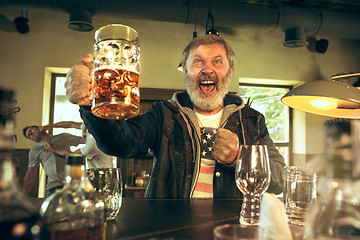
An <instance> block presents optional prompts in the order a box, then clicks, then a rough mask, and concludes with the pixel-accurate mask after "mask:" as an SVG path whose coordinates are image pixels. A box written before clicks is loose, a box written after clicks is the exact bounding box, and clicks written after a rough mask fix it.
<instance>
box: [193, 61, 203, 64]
mask: <svg viewBox="0 0 360 240" xmlns="http://www.w3.org/2000/svg"><path fill="white" fill-rule="evenodd" d="M201 63H202V61H201V60H195V61H194V64H201Z"/></svg>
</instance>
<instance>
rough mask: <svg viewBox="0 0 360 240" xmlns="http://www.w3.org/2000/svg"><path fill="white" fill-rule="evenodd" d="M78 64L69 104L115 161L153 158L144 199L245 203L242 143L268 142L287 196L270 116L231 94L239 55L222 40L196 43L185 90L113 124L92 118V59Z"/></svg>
mask: <svg viewBox="0 0 360 240" xmlns="http://www.w3.org/2000/svg"><path fill="white" fill-rule="evenodd" d="M81 61H82V63H83V64H78V65H75V66H73V67H72V69H71V70H70V71H69V73H68V75H67V81H66V83H65V87H66V88H67V95H68V97H69V100H70V102H72V103H75V104H79V105H81V106H80V113H81V117H82V119H83V120H84V123H85V125H86V126H87V127H88V129H89V131H90V133H91V134H93V136H94V137H95V139H96V142H97V143H98V146H99V148H100V149H101V150H102V151H103V152H105V153H107V154H109V155H113V156H119V157H121V158H132V157H136V156H142V155H145V154H146V153H147V152H148V149H151V150H152V151H153V153H154V159H153V161H154V162H153V168H152V174H151V177H150V182H149V184H148V185H147V189H146V192H145V198H183V199H187V198H241V197H242V194H241V193H240V191H239V190H238V189H237V187H236V184H235V163H236V160H237V157H238V155H239V151H240V150H239V149H240V145H250V144H264V145H267V147H268V151H269V157H270V170H271V173H272V175H271V182H270V187H269V188H268V191H269V192H272V193H280V192H282V185H283V180H282V172H283V167H284V166H285V163H284V159H283V157H282V156H281V155H280V154H279V152H278V150H277V149H276V148H275V146H274V144H273V141H272V140H271V138H270V136H269V133H268V130H267V127H266V125H265V119H264V116H263V115H261V114H260V113H259V112H257V111H255V110H254V109H252V108H250V107H248V106H245V104H244V102H243V100H242V99H241V98H240V97H238V96H235V95H230V94H228V89H229V85H230V80H231V77H232V74H233V72H234V52H233V50H232V49H231V48H230V46H229V45H228V44H227V43H226V42H225V41H224V40H223V39H222V38H220V37H218V36H215V35H205V36H203V37H196V38H194V39H193V40H192V41H191V42H190V43H189V44H188V45H187V46H186V48H185V49H184V51H183V54H182V66H183V69H184V75H185V85H186V89H187V91H186V92H176V93H174V95H173V97H172V99H170V100H168V101H156V102H154V103H153V105H152V107H151V108H150V109H149V110H148V111H147V112H145V113H143V114H141V115H139V116H136V117H134V118H130V119H127V120H119V121H110V120H106V119H100V118H98V117H96V116H94V115H93V114H92V113H91V109H90V106H89V105H90V102H91V100H92V98H93V94H92V92H91V89H90V88H91V71H92V68H93V63H92V62H93V56H92V55H90V54H88V55H85V56H84V57H83V58H82V60H81Z"/></svg>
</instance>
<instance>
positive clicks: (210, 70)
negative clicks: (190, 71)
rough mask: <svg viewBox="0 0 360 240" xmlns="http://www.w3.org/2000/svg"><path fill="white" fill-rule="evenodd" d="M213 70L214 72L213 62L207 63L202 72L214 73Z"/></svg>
mask: <svg viewBox="0 0 360 240" xmlns="http://www.w3.org/2000/svg"><path fill="white" fill-rule="evenodd" d="M213 72H214V70H213V68H212V66H211V64H209V63H205V64H204V66H203V68H202V73H204V74H211V73H213Z"/></svg>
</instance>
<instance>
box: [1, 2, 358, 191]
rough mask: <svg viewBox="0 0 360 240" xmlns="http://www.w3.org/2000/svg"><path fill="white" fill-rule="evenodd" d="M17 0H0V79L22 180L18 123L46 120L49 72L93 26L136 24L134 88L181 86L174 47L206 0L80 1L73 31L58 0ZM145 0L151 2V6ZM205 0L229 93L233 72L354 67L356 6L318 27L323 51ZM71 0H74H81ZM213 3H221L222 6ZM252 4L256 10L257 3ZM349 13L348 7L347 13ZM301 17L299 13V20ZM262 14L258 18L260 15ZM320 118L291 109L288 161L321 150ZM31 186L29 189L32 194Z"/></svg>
mask: <svg viewBox="0 0 360 240" xmlns="http://www.w3.org/2000/svg"><path fill="white" fill-rule="evenodd" d="M21 2H23V1H2V3H0V43H1V47H0V56H1V57H2V61H1V64H0V72H1V77H0V83H1V84H0V85H1V86H2V87H6V88H10V89H13V90H15V91H16V100H17V104H16V106H18V107H20V108H21V111H20V112H18V113H16V114H15V134H16V136H17V142H15V144H14V148H15V150H16V152H17V160H18V161H19V174H20V177H19V182H20V183H21V184H22V178H23V174H25V172H26V169H27V162H28V156H27V153H28V150H29V149H30V148H31V147H32V146H33V145H34V142H32V141H30V140H28V139H26V138H25V137H24V136H23V134H22V129H23V127H25V126H27V125H44V124H47V123H48V122H49V101H50V95H49V91H50V87H49V84H50V81H51V79H50V78H51V77H50V76H51V73H66V72H67V71H68V70H69V67H71V66H72V65H74V64H76V63H79V59H80V57H81V56H83V55H84V54H86V53H92V52H93V43H94V40H93V39H94V33H95V30H96V29H98V28H99V27H101V26H103V25H106V24H110V23H121V24H125V25H129V26H131V27H133V28H134V29H135V30H137V31H138V33H139V37H140V46H141V67H140V88H154V89H157V91H159V89H160V90H161V89H185V86H184V79H183V73H182V72H180V71H178V70H177V66H178V65H179V62H180V60H181V52H182V50H183V49H184V47H185V46H186V44H187V43H188V42H189V41H190V40H191V39H192V36H193V32H194V26H195V24H194V22H195V21H196V31H197V33H198V35H203V34H205V25H206V20H207V13H208V2H207V1H201V0H199V2H197V1H196V2H197V3H198V5H199V7H198V11H197V17H195V16H194V11H195V7H194V6H193V2H195V1H180V0H179V1H177V0H174V1H142V0H137V1H126V2H127V3H126V6H125V7H124V8H121V9H120V5H119V4H120V3H116V6H114V7H111V2H112V1H103V3H102V4H101V1H84V4H87V6H89V5H91V7H92V8H93V9H96V8H98V9H100V10H99V12H97V13H96V12H95V13H93V14H92V16H91V20H92V24H93V26H94V30H92V31H74V30H72V29H69V28H68V27H67V26H66V23H67V22H68V21H69V12H68V10H66V9H65V10H64V9H62V7H63V6H61V4H60V2H62V1H58V2H57V1H48V2H49V4H48V5H47V6H45V5H46V4H43V5H41V4H37V3H41V2H42V1H33V2H34V4H30V3H29V1H28V2H27V4H26V5H25V4H20V3H21ZM25 2H26V1H25ZM30 2H32V1H30ZM45 2H46V1H45ZM63 2H67V1H63ZM70 2H71V1H70ZM79 2H80V3H79ZM85 2H86V3H85ZM118 2H121V1H118ZM146 2H151V6H150V5H149V3H146ZM211 2H212V4H213V6H212V9H211V12H212V14H213V16H214V20H215V27H216V26H217V23H219V27H218V30H219V33H220V36H221V37H223V38H224V39H225V40H226V41H227V42H228V43H229V44H230V46H232V47H233V49H234V51H235V54H236V66H235V72H234V74H233V80H232V83H231V87H230V91H231V92H238V89H239V79H240V78H259V79H267V81H268V82H263V83H264V84H272V82H271V79H280V80H283V81H282V84H284V85H292V86H296V85H300V84H302V83H306V82H311V81H316V80H330V79H331V76H332V75H334V74H338V73H346V72H359V70H360V57H359V56H360V40H359V39H360V37H359V35H360V34H359V33H358V32H359V30H360V24H359V23H360V17H359V15H360V14H359V12H357V14H358V18H357V22H354V24H353V25H350V26H347V25H341V23H342V19H337V21H335V22H334V24H339V27H338V28H337V29H338V31H335V32H334V31H333V32H330V31H323V32H324V35H323V36H318V37H321V38H325V39H327V40H328V41H329V46H328V49H327V50H326V52H325V53H319V52H315V51H312V50H311V49H309V46H303V47H297V48H289V47H284V46H283V42H284V39H285V34H284V29H281V27H280V25H281V24H280V23H279V26H276V27H275V28H274V27H271V26H261V23H259V24H258V25H256V24H245V23H244V24H242V23H241V21H240V20H239V22H235V21H234V22H233V23H231V21H232V19H231V17H232V16H233V15H231V14H232V13H233V11H234V10H233V9H231V8H232V5H233V4H236V1H231V2H230V3H229V1H219V0H217V1H211ZM239 2H245V1H239ZM252 2H257V1H252ZM264 2H267V3H269V2H271V1H264ZM274 2H275V1H274ZM276 2H278V3H279V2H280V3H281V2H287V1H276ZM288 2H291V1H288ZM294 2H296V1H294ZM298 2H299V1H298ZM300 2H301V1H300ZM303 2H304V1H303ZM305 2H306V1H305ZM72 3H73V4H80V5H81V1H72ZM185 3H187V4H190V5H189V6H187V5H186V4H185ZM124 4H125V3H124ZM142 4H143V5H142ZM216 4H221V5H220V6H221V7H217V6H216ZM241 4H245V5H247V4H249V3H241ZM105 5H106V7H105ZM227 5H228V6H229V8H228V11H229V18H230V19H228V20H224V18H226V16H225V15H226V14H225V15H224V14H218V13H219V12H226V11H227V10H226V8H225V7H226V6H227ZM245 5H244V6H245ZM170 7H172V8H170ZM167 8H169V9H167ZM265 8H266V9H267V6H265ZM116 9H117V10H116ZM184 9H185V10H184ZM259 9H262V8H261V6H260V8H259ZM263 9H264V8H263ZM310 10H311V9H310ZM341 10H342V9H341ZM151 11H154V12H151ZM172 11H173V12H172ZM217 11H218V12H217ZM24 12H26V14H27V17H28V19H29V22H28V26H29V32H28V33H25V34H21V33H19V32H18V31H17V30H16V28H15V26H14V24H13V21H14V19H15V18H16V17H18V16H21V15H22V14H24ZM355 13H356V12H355ZM162 14H163V15H164V16H162ZM165 14H167V15H166V16H165ZM217 14H218V15H217ZM241 14H244V12H239V13H238V17H239V19H242V18H244V19H245V18H246V17H244V16H241ZM353 14H354V12H349V15H353ZM195 18H196V19H195ZM305 20H306V19H299V24H300V25H301V24H302V23H303V22H306V21H305ZM261 21H265V20H264V19H259V22H261ZM251 25H252V26H251ZM356 27H357V28H356ZM222 30H223V31H222ZM342 31H347V33H349V32H350V33H351V32H353V33H354V36H353V37H351V36H350V37H348V36H346V34H347V33H343V32H342ZM305 34H306V32H305ZM344 35H345V37H344ZM356 35H357V36H356ZM154 95H156V94H154ZM327 119H329V118H327V117H322V116H318V115H313V114H307V113H304V112H300V111H297V110H294V111H293V119H292V120H293V123H292V124H293V133H292V139H291V141H292V159H293V162H292V165H304V164H305V162H306V160H307V159H309V158H310V157H311V156H313V155H314V154H321V153H323V152H324V135H325V133H324V129H323V123H324V121H326V120H327ZM34 191H36V190H34V189H33V192H32V193H31V194H32V195H35V196H36V192H34Z"/></svg>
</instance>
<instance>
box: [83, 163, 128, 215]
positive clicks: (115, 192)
mask: <svg viewBox="0 0 360 240" xmlns="http://www.w3.org/2000/svg"><path fill="white" fill-rule="evenodd" d="M86 172H87V174H88V177H89V179H90V182H91V184H92V185H93V187H94V188H95V190H96V191H97V192H98V193H99V194H100V196H101V197H102V199H103V201H104V202H105V221H111V220H114V219H115V217H116V216H117V215H118V213H119V211H120V207H121V205H122V181H121V169H120V168H91V169H87V170H86Z"/></svg>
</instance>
